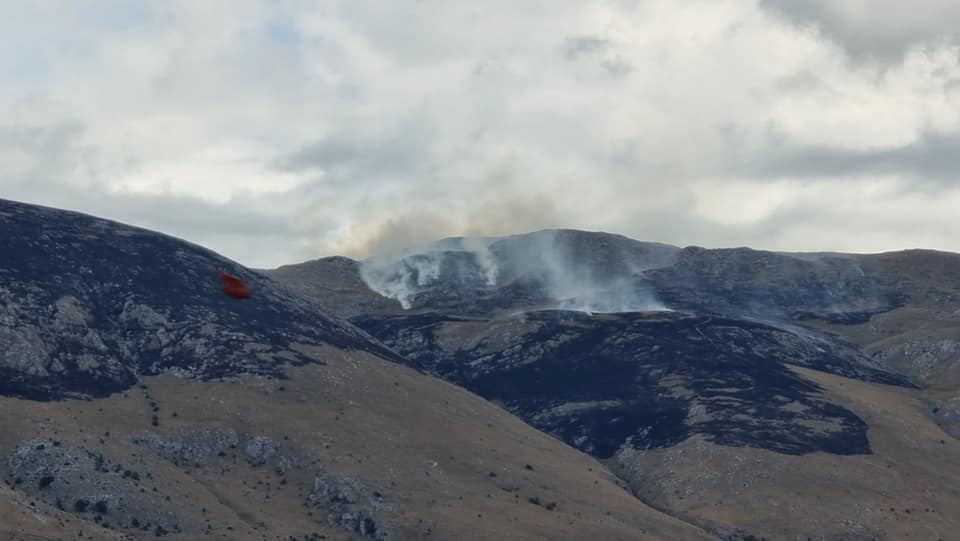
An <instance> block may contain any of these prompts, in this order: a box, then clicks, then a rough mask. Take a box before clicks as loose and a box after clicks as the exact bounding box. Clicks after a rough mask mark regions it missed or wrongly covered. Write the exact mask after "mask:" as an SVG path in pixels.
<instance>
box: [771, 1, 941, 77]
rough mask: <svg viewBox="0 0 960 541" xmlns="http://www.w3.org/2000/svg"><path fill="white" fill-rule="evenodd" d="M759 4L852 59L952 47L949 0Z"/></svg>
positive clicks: (885, 58)
mask: <svg viewBox="0 0 960 541" xmlns="http://www.w3.org/2000/svg"><path fill="white" fill-rule="evenodd" d="M760 6H762V7H763V8H765V9H767V10H769V11H770V12H771V13H775V14H777V15H779V16H782V17H784V18H785V19H786V20H788V21H790V22H791V23H793V24H796V25H798V26H800V27H812V28H814V29H815V30H816V31H818V32H819V33H821V34H822V35H823V36H824V37H825V38H827V39H829V40H831V41H833V42H835V43H836V44H837V45H839V46H840V47H842V48H843V50H844V51H845V52H846V53H847V54H848V55H849V56H850V57H851V58H852V59H853V60H855V61H857V62H877V63H880V64H882V65H887V64H896V63H899V62H901V61H902V60H903V58H904V57H905V56H906V54H907V53H908V52H909V51H910V50H911V49H913V48H915V47H923V46H939V45H943V44H948V45H953V46H956V45H957V44H960V41H958V38H960V30H958V28H957V25H956V24H954V22H955V21H956V20H957V19H958V17H960V5H958V4H957V3H956V2H954V1H952V0H921V1H918V2H911V3H909V4H906V3H904V2H900V1H897V0H869V1H868V0H840V1H837V0H805V1H802V2H798V1H795V0H761V1H760Z"/></svg>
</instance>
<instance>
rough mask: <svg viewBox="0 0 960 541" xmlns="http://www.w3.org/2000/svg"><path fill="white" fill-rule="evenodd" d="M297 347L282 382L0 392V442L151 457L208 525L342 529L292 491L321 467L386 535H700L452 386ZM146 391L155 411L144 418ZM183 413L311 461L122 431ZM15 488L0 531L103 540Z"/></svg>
mask: <svg viewBox="0 0 960 541" xmlns="http://www.w3.org/2000/svg"><path fill="white" fill-rule="evenodd" d="M310 353H311V354H313V355H316V356H318V357H320V358H321V359H323V360H324V361H325V362H326V363H327V364H326V365H325V366H319V365H310V366H305V367H302V368H297V369H293V370H291V374H290V375H291V379H290V380H287V381H278V380H266V379H260V378H243V379H238V380H236V381H225V382H207V383H204V382H197V381H192V380H182V379H179V378H176V377H173V376H161V377H154V378H144V383H145V385H146V386H147V389H140V388H135V389H131V390H130V391H128V392H126V393H122V394H118V395H115V396H113V397H110V398H108V399H103V400H97V401H64V402H48V403H39V402H30V401H23V400H16V399H11V398H0V423H2V426H3V428H4V429H3V431H2V433H0V453H2V454H3V455H4V456H5V455H6V454H8V453H9V452H10V451H11V450H12V448H13V447H14V446H15V445H16V444H17V442H19V441H21V440H23V439H25V438H54V439H58V440H61V441H63V442H65V443H70V444H78V445H82V446H84V447H86V448H88V449H90V450H92V451H94V452H98V453H103V454H104V455H106V456H108V457H109V458H111V459H113V460H115V461H117V462H120V463H124V464H132V465H135V466H136V467H137V468H138V469H141V470H143V471H151V472H153V476H154V478H155V479H156V480H157V481H156V482H155V484H156V485H158V486H159V487H160V491H161V492H162V493H166V494H171V495H173V497H174V500H175V501H176V504H177V505H178V506H182V507H183V508H189V509H198V508H206V509H207V512H206V513H205V515H204V516H205V517H206V518H207V519H209V521H210V524H211V525H212V528H213V533H212V534H211V535H210V536H202V538H208V539H230V540H248V539H249V540H261V539H271V540H273V539H283V540H286V539H288V536H291V535H293V536H300V537H298V538H302V536H303V535H304V534H305V533H308V532H318V533H321V534H324V535H327V536H328V538H330V539H348V538H351V537H350V535H351V534H347V533H346V532H344V531H342V530H339V529H337V528H336V527H332V526H328V525H326V524H325V522H324V521H323V520H322V518H321V517H316V516H315V517H311V516H310V515H308V511H309V510H308V509H306V508H305V507H304V505H303V501H304V496H305V494H306V493H307V492H308V491H309V490H310V487H311V484H312V481H313V473H314V471H315V469H316V468H317V467H320V466H322V467H323V468H325V469H326V470H327V471H329V472H332V473H335V474H337V475H354V476H356V477H358V478H360V479H362V480H363V481H364V482H365V483H366V484H367V485H368V486H371V487H376V488H377V490H379V491H381V492H382V493H383V495H384V499H385V501H386V502H387V503H388V504H389V505H390V506H391V507H392V508H393V509H394V511H393V512H391V513H390V516H389V521H390V522H391V523H392V524H393V529H394V532H395V538H396V539H444V540H446V539H450V540H486V539H490V540H494V539H571V540H574V539H576V540H580V539H605V540H614V539H624V540H626V539H688V540H694V539H706V538H708V537H707V536H706V535H705V534H703V532H702V531H700V530H699V529H697V528H695V527H691V526H690V525H687V524H684V523H682V522H680V521H678V520H676V519H673V518H671V517H668V516H666V515H664V514H662V513H660V512H658V511H655V510H653V509H651V508H649V507H647V506H645V505H643V504H642V503H640V502H639V501H638V500H636V499H635V498H633V497H631V496H630V495H629V494H628V493H627V492H626V491H624V490H623V489H622V488H621V487H620V486H618V484H617V480H616V479H615V478H614V477H613V475H612V474H611V473H610V472H608V471H607V470H606V469H605V468H604V467H603V466H601V465H600V464H598V463H597V462H596V461H594V460H593V459H592V458H590V457H588V456H586V455H583V454H581V453H579V452H577V451H575V450H573V449H571V448H569V447H567V446H566V445H564V444H562V443H561V442H559V441H558V440H555V439H554V438H552V437H550V436H547V435H545V434H542V433H540V432H538V431H536V430H534V429H532V428H530V427H529V426H527V425H525V424H524V423H522V422H521V421H520V420H518V419H516V418H514V417H512V416H511V415H509V414H507V413H506V412H504V411H503V410H501V409H499V408H497V407H496V406H494V405H492V404H490V403H488V402H486V401H484V400H482V399H480V398H479V397H476V396H474V395H472V394H470V393H468V392H466V391H464V390H462V389H459V388H457V387H454V386H452V385H449V384H447V383H444V382H442V381H439V380H436V379H433V378H430V377H427V376H423V375H421V374H419V373H417V372H415V371H413V370H410V369H408V368H406V367H403V366H400V365H396V364H392V363H387V362H384V361H381V360H379V359H376V358H374V357H371V356H368V355H366V354H348V353H343V352H340V351H335V350H332V349H329V348H326V349H312V350H310ZM281 387H282V389H283V390H281ZM147 395H149V397H150V398H149V399H148V398H147ZM150 401H154V402H156V404H157V405H158V406H159V412H158V415H159V426H151V422H150V416H151V415H152V413H151V409H150ZM174 413H176V416H174ZM198 426H203V427H210V426H215V427H221V428H231V429H233V430H236V431H238V432H245V433H249V434H253V435H263V436H268V437H270V438H272V439H274V440H276V441H278V442H281V445H282V446H283V447H284V448H285V449H287V450H288V451H290V452H296V453H299V454H300V455H301V456H310V457H313V459H314V460H315V461H316V462H317V464H305V465H304V466H303V467H301V468H298V469H297V470H294V471H293V472H291V473H290V474H288V475H287V476H286V482H285V483H284V484H281V483H280V478H279V477H278V475H277V474H276V473H275V472H273V471H272V470H270V469H266V468H257V467H251V466H249V465H248V464H247V463H246V462H245V461H243V460H242V459H241V460H236V459H233V460H230V459H229V457H228V459H226V461H225V462H224V461H221V462H219V463H216V464H213V465H210V466H205V467H200V468H192V467H184V468H180V467H177V466H174V465H173V464H172V463H169V462H166V461H164V460H162V459H160V458H158V457H156V456H154V455H153V454H151V453H150V452H149V451H147V450H146V449H143V448H140V447H137V446H134V445H132V444H131V443H130V438H131V437H132V436H134V435H138V434H143V433H147V432H155V433H160V434H175V433H178V432H179V431H182V430H189V429H191V428H193V427H198ZM108 431H109V433H110V435H109V437H106V436H104V434H105V433H106V432H108ZM528 464H529V465H530V468H527V465H528ZM491 472H492V473H494V474H495V475H496V476H495V477H492V476H490V473H491ZM505 489H509V490H505ZM20 494H22V493H20V492H19V491H17V492H13V491H10V490H5V491H3V492H0V539H2V538H10V539H37V538H47V539H74V538H75V536H77V535H78V533H79V531H80V530H82V531H83V532H84V538H83V539H118V536H117V534H116V533H114V532H110V531H107V530H103V529H100V528H97V527H95V526H94V525H93V524H92V523H91V522H89V521H85V520H81V519H80V518H78V517H76V516H73V515H71V514H68V513H64V512H60V511H56V510H51V509H47V510H46V511H44V512H42V513H33V512H31V511H30V509H29V506H28V505H27V502H26V500H28V499H29V498H23V497H20ZM530 498H538V499H539V501H540V502H541V505H535V504H533V503H530V501H529V499H530ZM547 502H556V508H555V509H553V510H547V509H546V508H545V507H544V504H546V503H547ZM315 519H316V520H315ZM68 521H69V522H68ZM30 535H33V536H39V537H30ZM144 535H146V534H144ZM195 535H196V534H194V537H191V536H190V535H185V536H180V538H181V539H192V538H198V537H196V536H195ZM4 536H6V537H4ZM150 537H152V536H150ZM76 538H78V539H79V537H76Z"/></svg>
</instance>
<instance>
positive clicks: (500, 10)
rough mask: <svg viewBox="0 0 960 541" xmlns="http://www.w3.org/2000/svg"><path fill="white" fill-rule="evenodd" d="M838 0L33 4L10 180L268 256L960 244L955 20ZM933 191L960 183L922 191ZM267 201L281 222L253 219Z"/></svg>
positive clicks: (11, 78) (7, 139) (273, 260)
mask: <svg viewBox="0 0 960 541" xmlns="http://www.w3.org/2000/svg"><path fill="white" fill-rule="evenodd" d="M928 1H929V2H930V4H931V6H933V5H940V4H938V1H939V0H928ZM837 4H838V5H840V4H843V5H844V6H846V8H848V9H846V8H845V9H843V10H841V9H839V8H837V9H833V8H831V9H827V7H825V6H826V4H823V5H820V4H818V6H819V7H817V6H814V7H817V9H812V8H811V9H810V10H806V11H803V10H801V11H797V10H796V9H793V8H787V7H784V6H785V4H784V5H782V4H780V3H777V2H770V1H766V0H764V1H763V2H755V1H748V0H711V1H706V0H691V1H688V2H674V1H667V0H649V1H645V2H626V1H612V0H597V1H589V2H588V1H576V2H574V1H567V0H564V1H560V2H556V1H553V2H545V1H540V0H530V1H527V2H520V3H517V2H507V1H506V0H495V1H491V2H485V3H483V4H470V5H468V4H457V3H451V2H445V1H440V0H420V1H413V0H410V1H397V2H390V3H389V4H386V5H385V4H383V3H382V2H371V1H367V0H350V1H347V0H343V1H328V2H322V3H319V4H318V3H306V2H298V1H281V2H266V1H263V2H260V1H254V0H249V1H247V0H245V1H238V2H219V3H218V2H186V1H183V2H166V1H164V2H160V1H157V2H155V3H138V4H137V7H136V8H135V9H134V8H133V7H131V6H130V5H128V4H127V3H123V2H121V3H119V4H118V6H114V7H113V8H111V7H110V6H107V5H106V4H103V5H99V4H98V6H100V7H99V9H98V10H94V9H86V8H85V9H83V10H79V9H75V8H70V7H69V6H70V5H71V4H68V3H59V2H50V3H31V4H22V5H19V6H16V5H13V3H8V4H6V5H4V6H3V7H0V47H3V49H4V50H7V51H15V53H16V54H15V55H12V56H15V57H16V58H17V59H18V60H17V61H16V62H13V61H2V62H0V81H3V82H4V84H3V85H2V86H0V112H3V113H5V114H4V115H3V117H2V118H3V120H0V170H2V171H4V174H3V177H2V178H0V196H6V197H14V198H20V199H25V200H30V201H35V202H40V203H46V204H59V205H61V206H68V207H71V208H78V209H79V210H86V211H90V212H93V211H96V212H97V213H99V214H103V215H106V216H107V217H114V218H120V219H125V220H128V221H134V222H136V223H138V224H140V225H145V226H148V227H154V228H158V229H161V230H165V231H171V232H175V233H176V234H178V235H180V236H184V237H186V238H189V239H190V240H194V241H197V242H202V243H206V244H208V245H210V246H211V247H212V248H214V249H217V250H221V251H223V252H224V253H226V254H227V255H228V256H231V257H234V258H237V259H239V260H240V261H242V262H245V263H248V264H253V265H261V266H263V265H279V264H281V263H287V262H291V261H294V260H298V259H304V258H307V257H316V256H319V255H325V254H331V253H337V252H342V253H349V254H351V255H362V254H364V253H366V252H368V251H369V250H373V249H385V248H387V247H389V246H391V245H394V244H398V243H401V244H402V243H413V242H422V241H426V240H432V239H433V238H439V237H443V236H448V235H457V234H503V233H510V232H520V231H524V230H531V229H537V228H542V227H556V226H566V227H580V228H587V229H605V230H611V231H615V232H621V233H624V234H628V235H632V236H635V237H638V238H643V239H648V240H659V241H666V242H673V243H678V244H701V245H729V244H737V245H742V244H752V245H755V246H758V247H776V248H778V249H789V248H791V247H795V248H798V249H799V248H803V249H812V248H814V247H813V246H811V242H813V243H816V242H824V243H827V241H829V244H830V246H822V248H824V249H826V248H831V249H848V250H857V249H861V248H862V247H863V246H866V245H869V246H870V247H871V248H870V249H875V248H885V249H896V248H902V247H912V246H921V245H924V246H931V247H937V248H943V249H954V250H960V241H957V240H954V239H951V238H949V237H947V236H946V235H942V234H940V233H939V232H941V231H949V230H955V229H956V228H957V226H960V223H958V221H957V220H958V218H956V217H955V216H954V215H953V214H952V213H943V212H939V211H935V210H934V209H939V208H941V207H940V205H941V204H942V201H943V200H951V201H952V199H951V198H953V197H954V195H952V194H953V192H952V191H950V190H952V186H956V185H957V182H956V181H957V180H958V179H957V175H956V173H957V171H956V164H955V163H954V162H953V161H951V159H949V158H944V157H945V156H949V155H950V152H951V151H952V150H951V149H952V148H953V147H952V146H951V145H952V144H953V143H952V142H953V141H958V140H960V139H958V130H960V117H958V112H957V111H960V108H958V107H957V105H958V104H957V100H958V98H960V94H958V92H960V67H958V65H957V58H958V55H957V49H956V48H955V47H954V45H953V44H952V41H951V37H950V32H952V30H951V29H949V28H947V27H945V26H944V25H943V24H941V21H940V20H939V19H936V18H928V17H919V16H916V17H912V18H911V19H910V25H909V27H910V30H909V32H907V33H900V34H897V33H893V34H890V33H889V32H888V33H887V34H883V32H886V30H883V29H884V28H888V26H889V28H893V27H894V26H895V25H894V23H895V22H896V18H897V17H898V15H897V12H896V10H893V9H891V10H888V11H889V13H888V14H886V15H885V14H884V13H882V12H877V13H873V14H870V15H869V20H870V21H873V23H872V24H873V26H872V28H877V29H879V30H877V32H878V34H877V36H879V37H876V36H875V39H874V38H870V39H866V38H864V39H862V40H860V41H858V42H857V43H855V44H852V45H851V43H852V42H848V41H849V40H848V41H844V39H846V38H845V37H851V36H853V34H851V33H850V32H852V30H850V32H848V30H849V29H851V28H859V26H858V25H861V17H867V16H866V15H863V14H860V15H858V13H860V12H859V11H858V10H860V9H861V7H862V6H861V3H860V2H859V1H857V0H844V1H841V2H838V3H837ZM915 11H917V12H920V11H923V8H922V7H919V6H918V7H916V8H915ZM884 17H886V18H884ZM877 18H880V19H882V20H879V22H878V20H876V19H877ZM863 20H867V19H863ZM837 21H841V22H842V24H841V23H840V22H837ZM885 24H886V25H887V26H884V25H885ZM890 25H893V26H890ZM890 32H892V30H891V31H890ZM881 34H882V35H881ZM894 34H895V35H894ZM891 36H892V37H891ZM851 39H852V38H851ZM871 40H872V41H871ZM891 43H896V44H899V45H896V47H893V46H892V45H890V44H891ZM871 47H875V48H876V54H875V55H873V56H870V55H866V53H864V51H869V50H871V49H870V48H871ZM851 51H854V52H855V53H856V54H859V55H860V56H857V57H856V59H860V60H862V59H865V58H866V59H868V58H874V57H875V58H881V57H882V58H883V59H884V62H883V63H882V64H878V63H877V62H868V61H865V60H864V61H859V60H858V61H855V62H851V60H850V59H851V58H854V56H852V55H854V53H852V52H851ZM891 51H894V53H896V54H893V53H891ZM864 55H866V56H864ZM807 160H813V161H814V163H808V161H807ZM817 160H819V161H817ZM921 162H922V163H921ZM891 183H892V184H891ZM814 185H815V186H817V188H816V190H814V191H811V190H813V188H811V186H814ZM890 185H895V186H896V187H897V189H896V190H894V192H896V193H895V194H892V192H890V190H888V189H887V188H886V187H888V186H890ZM919 185H927V186H928V188H927V189H931V190H934V192H932V193H934V194H938V195H940V196H942V197H937V196H936V195H935V196H931V197H919V196H917V197H905V193H906V192H904V191H903V190H906V189H908V188H909V189H916V187H917V186H919ZM932 185H936V186H938V188H929V186H932ZM851 186H852V187H855V188H851ZM871 186H880V187H884V188H883V189H878V190H871V189H870V187H871ZM910 187H912V188H910ZM81 189H82V190H84V191H85V193H87V194H88V195H89V197H65V196H63V193H65V192H64V190H67V191H69V190H74V191H76V190H81ZM851 190H852V191H851ZM898 190H899V191H898ZM937 190H939V191H937ZM812 193H816V196H815V197H814V196H811V194H812ZM831 193H833V194H835V195H834V196H831V195H830V194H831ZM844 197H857V198H860V199H858V201H859V202H860V203H861V204H860V205H859V206H858V207H857V208H856V209H855V211H856V212H855V213H854V210H852V209H851V207H850V206H849V205H848V204H845V203H844V201H843V198H844ZM131 200H136V201H137V202H138V203H136V204H135V205H133V206H135V207H137V208H142V206H143V205H150V204H153V205H155V207H156V209H155V211H154V212H137V213H135V214H134V213H131V212H129V211H128V210H125V208H124V205H127V206H129V205H130V201H131ZM187 201H189V202H191V203H190V204H184V202H187ZM898 201H899V202H909V203H910V205H912V207H911V208H909V209H902V208H901V210H900V211H899V216H901V217H906V218H900V219H898V220H897V221H894V220H891V219H890V218H889V216H887V215H885V214H884V212H886V211H889V209H890V208H891V207H892V206H895V205H898V204H899V203H898ZM151 202H152V203H151ZM191 208H192V209H194V210H193V211H188V210H185V209H191ZM199 209H203V211H200V210H199ZM871 209H873V210H871ZM881 209H883V210H881ZM187 212H193V214H190V215H189V216H188V215H187V214H186V213H187ZM851 213H853V214H855V217H856V219H857V220H861V221H862V222H867V221H870V222H872V226H871V227H870V228H869V242H868V241H867V240H865V237H864V235H865V232H864V228H862V227H859V226H857V225H856V223H857V222H856V220H854V221H851V222H850V223H851V224H853V225H850V226H844V225H843V224H844V223H846V222H845V217H848V216H851V215H852V214H851ZM218 215H222V216H223V217H227V218H224V219H219V218H218ZM244 216H247V217H249V224H251V225H252V226H257V225H258V224H262V227H263V228H264V229H263V231H264V233H263V234H262V235H257V234H256V229H253V230H251V228H250V227H236V228H235V230H236V233H231V232H230V231H229V228H228V227H225V224H234V225H237V226H239V225H240V224H241V223H242V222H243V217H244ZM905 220H906V221H905ZM268 224H269V225H268ZM905 230H907V231H911V232H912V234H911V235H904V234H903V233H902V232H903V231H905ZM826 232H829V234H826ZM803 239H806V240H803ZM791 243H792V244H791ZM924 243H935V244H924Z"/></svg>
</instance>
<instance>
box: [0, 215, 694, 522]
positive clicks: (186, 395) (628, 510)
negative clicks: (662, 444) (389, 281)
mask: <svg viewBox="0 0 960 541" xmlns="http://www.w3.org/2000/svg"><path fill="white" fill-rule="evenodd" d="M0 231H2V235H0V254H3V258H2V259H0V291H2V296H0V314H2V317H0V346H2V348H0V351H2V353H0V355H2V357H0V367H2V368H0V370H2V371H3V372H2V376H3V379H2V380H0V381H2V382H3V383H2V385H0V423H2V426H3V431H0V470H2V477H3V479H4V481H5V485H4V486H3V487H2V488H0V538H4V539H24V540H27V539H29V540H38V539H47V540H53V539H57V540H60V539H86V540H89V539H117V540H119V539H147V538H151V539H155V538H157V537H158V536H160V537H167V536H169V537H171V538H175V539H230V540H247V539H249V540H261V539H271V540H273V539H284V540H288V539H290V538H294V539H298V540H302V539H308V540H316V539H396V540H399V539H478V540H479V539H585V538H596V537H599V538H603V539H625V540H626V539H640V538H644V539H645V538H649V539H709V538H712V536H711V535H708V534H707V533H705V532H704V531H703V530H702V529H700V528H698V527H696V526H692V525H690V524H688V523H685V522H683V521H680V520H677V519H674V518H672V517H669V516H667V515H665V514H663V513H661V512H659V511H656V510H654V509H652V508H650V507H648V506H646V505H644V504H642V503H640V502H639V501H638V500H636V499H635V498H633V497H631V496H630V495H629V493H628V492H627V491H625V490H624V488H623V487H622V486H620V484H619V480H618V479H617V478H616V477H614V476H613V475H612V474H610V473H609V471H608V470H607V469H606V468H605V467H604V466H602V465H601V464H599V463H597V462H596V461H595V460H593V459H591V458H590V457H588V456H586V455H584V454H581V453H580V452H578V451H576V450H574V449H572V448H570V447H568V446H566V445H564V444H562V443H561V442H560V441H558V440H556V439H554V438H552V437H550V436H547V435H545V434H542V433H540V432H538V431H536V430H534V429H532V428H531V427H529V426H527V425H526V424H524V423H522V422H520V421H519V420H518V419H516V418H515V417H513V416H511V415H510V414H508V413H507V412H506V411H504V410H502V409H500V408H498V407H496V406H494V405H492V404H490V403H489V402H487V401H485V400H483V399H481V398H479V397H477V396H475V395H472V394H470V393H469V392H467V391H464V390H462V389H459V388H457V387H454V386H452V385H450V384H448V383H445V382H443V381H440V380H437V379H434V378H431V377H429V376H426V375H424V374H422V373H420V372H418V371H416V370H413V369H411V368H409V367H407V366H404V365H402V364H399V363H398V362H397V361H400V360H401V359H400V357H398V356H397V355H396V354H395V353H393V352H392V351H390V350H387V349H386V348H385V347H384V346H383V345H382V344H380V343H378V342H376V341H375V340H374V339H372V338H370V337H369V336H368V335H367V334H365V333H364V332H362V331H360V330H359V329H357V328H356V327H354V326H352V325H350V324H349V323H346V322H344V321H342V320H340V319H338V318H336V317H334V316H330V315H327V314H325V313H324V311H323V310H322V308H321V307H319V306H318V305H317V304H315V303H313V302H312V301H309V300H305V299H302V298H299V297H297V296H296V295H294V294H292V293H290V292H288V291H287V290H286V289H284V288H282V287H280V286H278V285H277V284H276V283H274V282H273V281H272V280H270V279H268V278H266V277H264V276H262V275H260V274H258V273H255V272H253V271H250V270H248V269H245V268H243V267H241V266H239V265H237V264H236V263H233V262H231V261H228V260H225V259H223V258H221V257H219V256H217V255H216V254H213V253H212V252H209V251H207V250H204V249H202V248H199V247H197V246H193V245H190V244H187V243H184V242H182V241H179V240H177V239H173V238H170V237H166V236H163V235H159V234H156V233H152V232H149V231H145V230H141V229H136V228H130V227H127V226H123V225H121V224H116V223H112V222H108V221H104V220H98V219H95V218H92V217H89V216H84V215H80V214H75V213H69V212H63V211H57V210H53V209H46V208H41V207H34V206H30V205H23V204H19V203H13V202H8V201H0ZM221 268H222V269H224V270H226V271H228V272H230V273H231V274H235V275H238V276H240V277H241V278H242V279H244V280H245V281H246V282H247V283H248V284H249V285H250V286H251V289H252V292H253V293H252V297H251V299H250V300H249V301H235V300H232V299H229V298H227V297H225V296H224V295H223V294H222V293H221V292H220V291H219V284H218V282H217V280H216V271H217V270H218V269H221Z"/></svg>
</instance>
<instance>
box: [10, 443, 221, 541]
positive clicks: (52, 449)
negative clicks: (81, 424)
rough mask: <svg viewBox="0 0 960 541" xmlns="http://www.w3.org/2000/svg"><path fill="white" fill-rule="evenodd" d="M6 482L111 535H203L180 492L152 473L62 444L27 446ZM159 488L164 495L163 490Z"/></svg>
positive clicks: (22, 446) (15, 453)
mask: <svg viewBox="0 0 960 541" xmlns="http://www.w3.org/2000/svg"><path fill="white" fill-rule="evenodd" d="M6 465H7V475H6V481H7V483H8V484H9V485H11V486H12V487H14V488H15V489H17V490H20V491H23V492H25V493H27V494H29V495H30V496H32V497H34V498H38V499H39V500H41V501H42V502H43V503H44V505H46V506H48V507H50V508H55V509H57V510H60V511H63V512H67V513H71V514H74V515H77V516H78V517H79V518H81V519H85V520H92V521H93V522H95V523H96V524H98V525H100V526H102V527H105V528H110V529H118V530H127V531H141V532H150V533H152V534H155V535H156V536H158V537H159V536H161V535H164V534H166V533H181V532H184V533H190V532H193V533H194V534H196V533H198V532H199V531H200V529H201V524H202V522H203V519H202V517H201V516H200V513H199V512H198V511H197V510H193V509H189V508H184V507H182V506H180V505H179V504H178V502H179V501H180V499H181V498H180V497H179V496H178V494H177V490H178V488H177V487H176V486H175V485H174V484H171V483H164V482H162V481H160V480H158V479H154V478H153V475H152V474H151V473H150V472H149V470H144V469H141V468H139V467H138V466H137V465H134V464H121V463H119V462H116V461H114V460H113V459H111V458H110V457H107V456H104V455H103V454H100V453H95V452H93V451H90V450H88V449H85V448H83V447H81V446H77V445H73V444H68V443H64V442H60V441H58V440H47V439H34V440H25V441H22V442H20V444H18V445H17V447H16V449H15V450H14V451H13V452H12V453H11V454H10V456H9V457H7V461H6ZM158 485H160V487H161V490H158V489H157V488H158Z"/></svg>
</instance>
